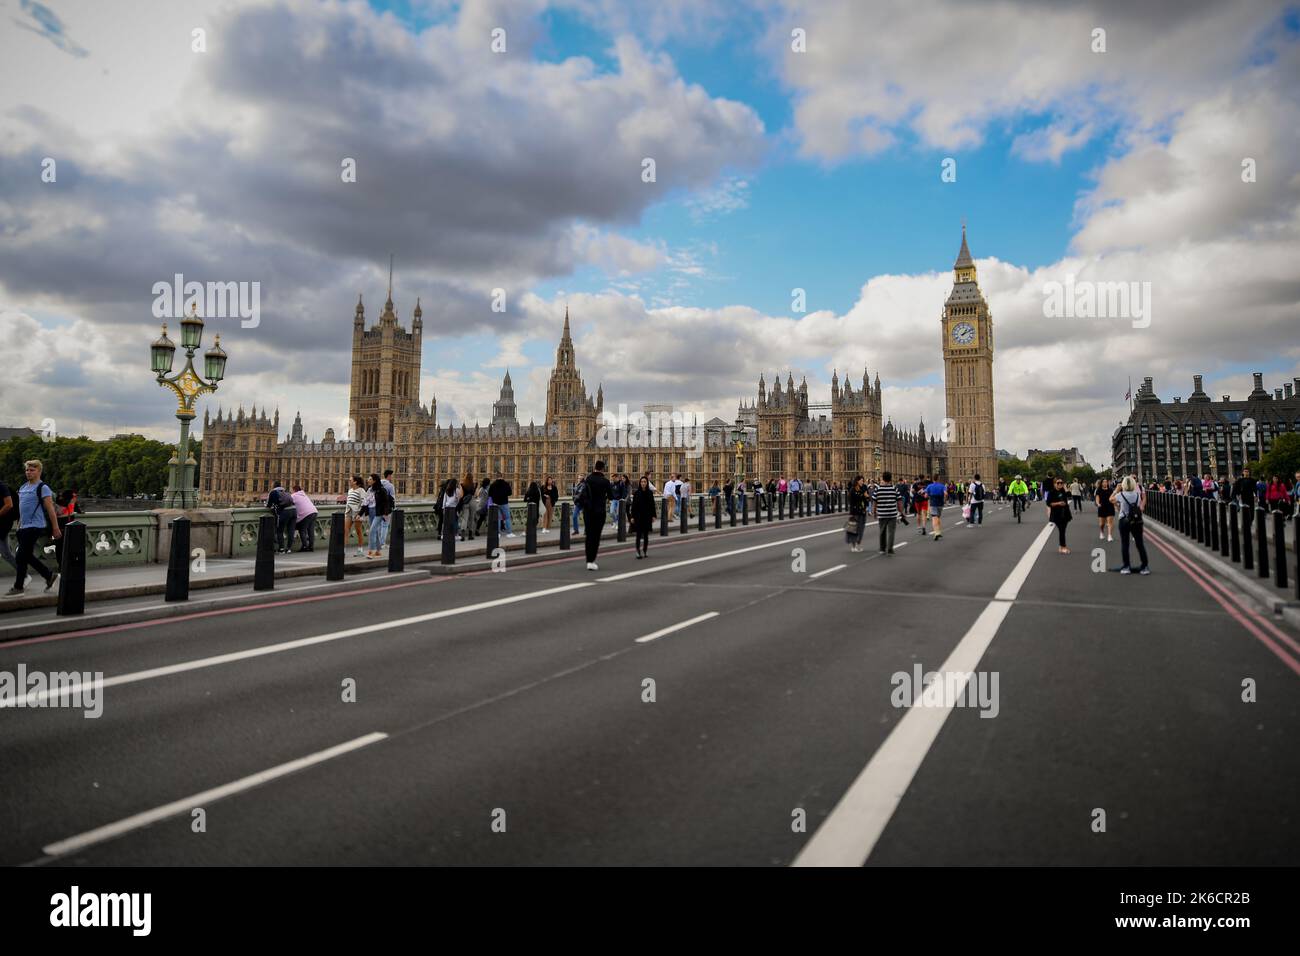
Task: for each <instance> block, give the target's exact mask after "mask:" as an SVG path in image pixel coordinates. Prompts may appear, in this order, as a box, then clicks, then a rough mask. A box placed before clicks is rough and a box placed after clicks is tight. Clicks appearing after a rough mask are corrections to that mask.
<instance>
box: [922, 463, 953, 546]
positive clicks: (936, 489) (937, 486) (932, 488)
mask: <svg viewBox="0 0 1300 956" xmlns="http://www.w3.org/2000/svg"><path fill="white" fill-rule="evenodd" d="M947 491H948V486H947V485H945V484H944V483H943V482H942V481H940V480H939V476H938V475H935V476H934V480H933V481H931V482H930V484H929V485H928V486H927V487H926V489H925V493H926V495H927V496H928V497H929V498H930V521H931V523H932V527H933V529H934V537H933V538H932V539H931V540H933V541H938V540H939V539H940V538H942V537H943V522H942V521H941V520H940V519H941V518H942V517H943V503H944V499H945V498H946V497H947Z"/></svg>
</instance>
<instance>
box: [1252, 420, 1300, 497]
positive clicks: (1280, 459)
mask: <svg viewBox="0 0 1300 956" xmlns="http://www.w3.org/2000/svg"><path fill="white" fill-rule="evenodd" d="M1297 471H1300V432H1287V433H1285V434H1283V435H1278V436H1276V437H1275V438H1274V439H1273V447H1272V448H1270V449H1269V452H1268V454H1267V455H1265V456H1264V457H1263V458H1261V459H1260V460H1259V461H1256V462H1252V463H1251V465H1250V473H1251V474H1252V475H1254V476H1255V477H1256V478H1263V479H1264V480H1265V481H1272V480H1273V476H1274V475H1277V476H1278V477H1280V478H1281V479H1282V480H1283V481H1284V482H1286V483H1287V484H1291V483H1292V482H1294V481H1295V473H1296V472H1297Z"/></svg>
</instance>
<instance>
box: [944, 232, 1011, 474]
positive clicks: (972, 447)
mask: <svg viewBox="0 0 1300 956" xmlns="http://www.w3.org/2000/svg"><path fill="white" fill-rule="evenodd" d="M952 272H953V284H952V291H951V292H950V293H949V294H948V298H947V300H946V301H945V302H944V305H943V316H942V319H941V324H942V329H943V369H944V393H945V399H946V408H947V418H948V421H947V422H945V423H944V424H945V426H946V427H945V428H944V434H943V435H942V436H941V437H943V438H946V439H947V441H948V471H949V474H948V476H947V477H949V478H952V479H956V480H959V481H969V480H970V479H971V476H973V475H975V474H978V475H979V476H980V478H981V479H982V480H983V481H984V482H985V483H986V484H988V483H992V484H993V485H995V486H996V484H997V480H998V459H997V450H996V445H995V443H994V437H993V316H992V314H991V313H990V312H989V305H988V302H987V301H985V299H984V294H983V293H982V292H981V291H980V287H979V281H978V280H977V278H976V275H975V260H974V259H973V258H972V257H971V254H970V246H968V245H967V244H966V226H965V224H964V223H963V224H962V228H961V249H960V250H959V251H958V253H957V261H956V262H954V263H953V266H952Z"/></svg>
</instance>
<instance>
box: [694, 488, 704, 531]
mask: <svg viewBox="0 0 1300 956" xmlns="http://www.w3.org/2000/svg"><path fill="white" fill-rule="evenodd" d="M697 499H698V500H697V501H696V502H695V507H696V508H697V509H698V510H697V517H698V518H699V522H700V526H699V530H700V531H703V530H704V496H703V495H698V496H697Z"/></svg>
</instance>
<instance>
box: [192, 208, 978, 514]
mask: <svg viewBox="0 0 1300 956" xmlns="http://www.w3.org/2000/svg"><path fill="white" fill-rule="evenodd" d="M944 323H945V331H946V334H945V337H944V339H945V341H944V361H945V366H946V370H947V391H948V412H949V416H950V417H951V418H953V419H954V420H955V421H956V430H955V433H954V434H955V437H956V438H957V443H956V447H955V448H950V447H949V445H948V444H947V443H945V442H941V441H938V440H936V439H935V438H934V437H930V436H927V435H926V432H925V424H924V423H921V425H920V427H919V428H918V429H917V430H916V431H915V432H911V431H903V430H900V429H898V428H895V426H894V425H893V423H892V422H890V421H889V420H888V419H886V418H885V416H884V414H883V409H882V407H881V387H880V376H879V374H877V375H876V378H875V382H874V384H873V383H872V382H871V381H870V380H869V379H868V377H867V374H866V371H865V370H864V372H863V376H862V384H861V387H860V388H858V389H854V387H853V384H852V383H851V382H850V381H849V380H848V379H847V378H845V380H844V381H843V382H842V383H841V381H840V379H839V375H838V373H836V374H834V375H832V377H831V401H830V404H829V406H825V405H823V406H815V405H810V403H809V399H808V383H807V381H804V382H802V383H801V384H800V385H799V387H798V388H796V387H795V384H794V378H793V376H792V375H790V374H789V373H787V376H786V385H785V387H784V388H782V387H781V381H780V379H779V378H776V379H775V382H774V385H773V387H772V390H771V391H770V392H769V391H768V389H767V385H766V382H765V380H764V379H763V377H762V376H760V377H759V384H758V400H757V401H756V402H754V403H750V404H745V403H743V402H742V403H741V406H740V408H739V411H738V418H739V420H740V423H741V430H742V433H743V434H744V439H743V441H744V449H743V457H742V465H743V469H744V473H745V475H746V476H747V477H751V478H752V477H759V478H762V479H763V480H767V479H769V478H772V479H775V478H778V477H780V476H782V475H784V476H786V477H795V476H797V477H799V478H801V479H804V480H805V481H808V480H811V481H817V480H819V479H824V480H826V481H840V482H847V481H849V480H850V479H851V478H852V477H853V476H854V475H856V474H859V473H860V474H863V475H866V476H868V477H879V476H880V474H881V473H882V472H884V471H890V472H892V473H893V474H894V475H895V476H896V477H899V478H913V477H917V476H921V475H935V474H938V475H943V476H949V475H950V474H951V475H952V476H954V477H967V472H971V471H977V470H978V471H982V472H983V473H984V474H985V475H996V474H997V467H996V464H995V462H994V459H993V450H992V449H993V445H992V442H993V425H992V414H993V412H992V409H993V393H992V388H993V386H992V334H991V319H990V317H989V315H988V307H987V304H985V303H984V300H983V296H982V295H980V294H979V288H978V286H977V285H975V270H974V264H973V263H972V262H971V261H970V253H969V251H968V250H967V248H966V237H965V231H964V230H963V233H962V247H961V253H960V255H959V256H958V260H957V265H956V282H955V284H954V288H953V294H952V295H951V296H950V297H949V299H948V302H947V303H946V305H945V308H944ZM962 323H966V324H967V325H968V326H970V327H973V330H974V331H973V335H972V334H970V333H968V331H967V329H966V328H959V326H960V325H961V324H962ZM422 335H423V322H422V320H421V310H420V305H419V302H418V300H417V302H416V307H415V311H414V313H413V322H412V325H411V329H410V331H409V332H408V331H407V330H406V329H404V328H403V327H402V325H401V324H400V322H399V321H398V318H397V315H396V312H395V311H394V308H393V301H392V291H391V288H390V290H389V296H388V300H387V301H386V302H385V303H384V310H383V313H382V314H381V315H380V318H379V321H378V323H377V324H376V325H374V326H372V327H371V328H369V329H367V328H366V327H365V310H364V307H363V305H362V304H361V302H360V301H358V303H357V308H356V312H355V314H354V318H353V326H352V382H351V389H350V391H349V405H348V410H349V417H350V427H351V429H352V433H353V434H352V435H350V436H349V435H345V436H344V437H343V439H341V440H340V439H336V437H335V434H334V430H333V429H327V430H326V432H325V435H324V437H323V438H322V439H321V440H320V441H308V440H307V438H306V436H305V435H304V434H303V427H302V418H301V415H299V416H298V417H297V418H295V420H294V424H293V426H292V428H291V430H290V432H289V435H288V437H287V439H286V440H285V441H283V442H279V441H278V435H279V418H280V416H279V412H278V410H277V411H276V412H275V413H274V415H273V416H272V417H271V418H270V419H268V418H267V414H266V409H265V408H263V409H262V412H261V413H260V414H259V413H258V411H257V409H256V407H255V406H254V408H253V411H252V413H251V414H246V413H245V412H244V410H243V408H242V407H241V408H240V409H239V410H238V412H235V413H229V414H227V413H225V412H223V411H221V410H220V409H218V412H217V415H216V417H215V418H211V417H209V415H208V414H207V413H206V412H205V414H204V418H203V426H204V427H203V459H202V460H203V468H202V479H201V483H200V489H199V491H200V496H201V498H202V500H203V501H204V502H205V503H209V504H214V505H224V506H230V505H241V504H247V503H251V502H255V501H259V500H261V499H263V498H264V497H265V495H266V493H267V492H268V491H269V490H270V488H271V485H272V483H273V482H274V481H275V480H276V479H280V480H282V481H284V482H285V483H286V484H293V483H299V484H301V485H302V486H303V488H304V489H306V491H307V493H308V494H310V495H312V496H314V497H317V498H328V497H330V496H337V495H341V494H343V493H344V492H345V491H346V489H347V482H348V476H350V475H354V474H359V475H369V474H371V473H373V472H380V473H382V472H383V471H384V470H385V469H386V468H392V469H393V471H394V472H395V474H394V479H395V483H396V486H397V491H398V494H399V495H400V496H403V497H405V498H408V499H409V498H412V497H417V498H427V497H432V496H434V495H436V493H437V489H438V488H439V486H440V484H441V482H442V481H444V480H445V479H446V478H448V477H451V476H456V477H462V476H464V475H465V474H467V473H468V474H471V475H472V476H473V477H474V478H476V479H480V478H484V477H495V476H496V475H497V474H498V473H500V474H502V475H504V477H505V478H506V479H507V480H509V481H510V482H511V483H512V484H513V485H514V487H515V491H516V493H522V492H523V490H524V488H525V487H526V483H527V482H528V481H529V480H530V479H534V478H539V479H540V478H541V477H543V476H545V475H551V476H552V477H554V478H555V480H556V482H557V483H558V484H559V485H560V487H561V488H562V489H567V488H568V487H570V486H571V485H572V484H573V483H574V482H576V481H577V480H578V479H579V478H581V477H582V476H583V475H585V474H587V473H588V472H589V471H590V470H591V467H592V465H593V464H594V463H595V461H596V460H597V459H599V458H603V459H604V460H605V461H606V462H607V463H608V465H609V468H610V469H611V470H612V471H613V472H627V473H629V474H632V475H639V474H641V473H643V472H649V473H650V474H651V475H653V476H654V477H655V478H656V480H658V481H659V482H662V480H663V479H664V477H665V476H667V475H668V474H669V473H672V472H680V473H682V474H684V475H687V476H688V477H689V478H690V479H691V481H692V482H693V483H694V485H695V488H696V489H697V490H700V491H703V490H706V489H707V488H708V487H709V486H710V485H712V484H714V483H717V484H718V485H722V484H725V483H726V481H727V479H728V478H730V477H731V476H732V474H733V473H734V467H735V448H734V445H733V444H732V437H731V434H732V426H730V425H728V424H727V423H725V422H722V421H720V420H718V419H713V420H711V421H709V422H706V423H705V425H704V447H703V453H702V455H701V456H700V457H699V458H695V457H693V456H692V455H691V452H690V451H689V450H688V449H687V448H684V447H648V448H647V447H598V445H597V435H598V432H599V430H600V426H601V412H602V411H603V408H604V392H603V389H602V388H599V387H598V388H597V390H596V394H595V395H594V396H592V395H591V394H589V393H588V392H587V389H586V385H585V384H584V382H583V379H582V375H581V373H580V372H579V370H578V366H577V361H576V357H575V355H574V350H573V339H572V337H571V335H570V330H569V315H568V312H567V310H566V312H565V316H564V331H563V333H562V335H561V338H560V344H559V347H558V348H557V349H556V354H555V367H554V369H553V370H552V372H551V378H550V382H549V384H548V386H547V389H546V418H545V420H544V421H543V422H541V423H540V424H538V423H535V422H529V423H528V424H527V425H524V424H521V423H520V422H519V421H518V420H517V413H516V406H515V400H514V387H513V385H512V383H511V381H510V374H509V372H507V373H506V376H505V380H504V381H503V382H502V386H501V395H500V398H499V399H498V401H497V402H496V404H495V405H494V406H493V415H492V422H491V424H489V425H478V424H475V425H472V426H471V425H440V424H439V423H438V405H437V399H436V398H434V399H431V400H430V402H429V404H428V405H427V406H424V405H421V404H420V397H419V382H420V358H421V347H422ZM958 339H961V341H958ZM950 343H951V345H950ZM819 408H829V411H830V416H829V418H828V417H827V416H826V415H824V414H819V415H817V416H816V417H815V418H814V417H813V412H814V411H815V410H818V409H819ZM954 453H959V454H960V457H959V459H958V460H957V461H952V460H951V457H950V456H952V455H953V454H954ZM986 459H987V463H986ZM950 464H951V465H952V467H953V468H955V469H956V471H953V472H950V470H949V465H950Z"/></svg>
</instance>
